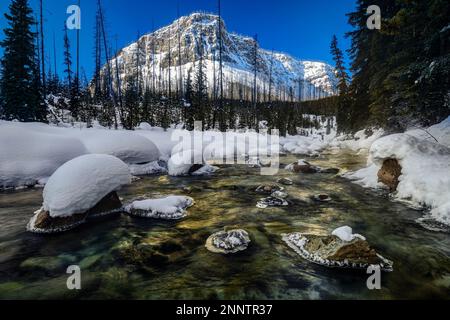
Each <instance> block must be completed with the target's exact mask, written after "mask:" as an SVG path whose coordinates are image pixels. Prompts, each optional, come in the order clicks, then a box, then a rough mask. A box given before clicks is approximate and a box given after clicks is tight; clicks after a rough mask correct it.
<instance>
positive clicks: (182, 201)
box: [125, 196, 194, 220]
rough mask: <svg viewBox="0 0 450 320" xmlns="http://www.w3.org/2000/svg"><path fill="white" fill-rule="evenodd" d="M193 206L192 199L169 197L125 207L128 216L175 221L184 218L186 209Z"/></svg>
mask: <svg viewBox="0 0 450 320" xmlns="http://www.w3.org/2000/svg"><path fill="white" fill-rule="evenodd" d="M193 205H194V199H192V198H190V197H184V196H169V197H166V198H161V199H149V200H142V201H134V202H133V203H131V204H130V205H128V206H126V207H125V211H126V212H127V213H129V214H132V215H135V216H139V217H145V218H155V219H167V220H177V219H181V218H183V217H185V216H186V209H187V208H189V207H191V206H193Z"/></svg>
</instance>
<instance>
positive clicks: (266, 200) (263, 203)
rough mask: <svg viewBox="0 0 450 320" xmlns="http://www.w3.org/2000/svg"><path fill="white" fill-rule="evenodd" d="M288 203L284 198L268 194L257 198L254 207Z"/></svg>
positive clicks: (277, 205)
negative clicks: (265, 196)
mask: <svg viewBox="0 0 450 320" xmlns="http://www.w3.org/2000/svg"><path fill="white" fill-rule="evenodd" d="M288 205H289V203H288V202H287V201H286V200H285V199H283V198H278V197H274V196H270V197H267V198H263V199H261V200H259V201H258V203H257V204H256V207H257V208H259V209H267V208H269V207H287V206H288Z"/></svg>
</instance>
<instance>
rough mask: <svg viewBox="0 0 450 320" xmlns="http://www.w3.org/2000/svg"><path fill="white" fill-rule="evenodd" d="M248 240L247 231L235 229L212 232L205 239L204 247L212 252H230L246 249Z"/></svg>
mask: <svg viewBox="0 0 450 320" xmlns="http://www.w3.org/2000/svg"><path fill="white" fill-rule="evenodd" d="M250 242H251V241H250V236H249V234H248V232H247V231H245V230H241V229H235V230H230V231H220V232H217V233H214V234H213V235H211V236H210V237H209V238H208V240H206V245H205V247H206V249H208V250H209V251H211V252H213V253H222V254H230V253H237V252H239V251H244V250H246V249H247V247H248V245H249V244H250Z"/></svg>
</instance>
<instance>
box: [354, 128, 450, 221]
mask: <svg viewBox="0 0 450 320" xmlns="http://www.w3.org/2000/svg"><path fill="white" fill-rule="evenodd" d="M447 126H450V121H449V119H447V120H445V121H444V122H443V124H440V125H436V126H433V127H431V128H435V129H434V133H435V134H436V135H437V136H439V138H440V139H439V140H438V141H440V143H437V142H436V141H435V140H434V139H432V138H431V137H430V136H429V135H428V134H427V133H424V132H423V130H422V133H421V134H419V133H418V132H417V130H412V131H408V132H406V133H403V134H393V135H389V136H385V137H383V138H380V139H378V140H376V141H375V142H374V143H373V144H372V147H371V149H370V153H369V160H368V167H367V168H364V169H362V170H359V171H357V172H355V173H350V174H347V175H346V177H348V178H350V179H352V180H354V181H355V182H356V183H360V184H362V185H363V186H365V187H372V188H376V187H379V186H380V184H379V183H378V179H377V174H380V175H382V173H383V165H384V169H386V161H388V160H389V159H395V161H397V162H398V166H397V165H395V166H394V169H395V170H389V172H387V173H389V176H387V174H386V175H385V174H383V175H382V176H381V177H380V180H382V181H383V180H384V178H385V177H387V178H389V179H386V180H389V181H391V182H392V187H394V186H395V185H396V184H397V181H396V177H397V176H398V185H397V188H396V193H395V194H394V196H395V198H397V199H400V200H406V201H409V202H410V203H412V204H413V205H414V206H417V205H419V206H423V207H424V208H425V209H429V210H430V215H429V217H432V218H433V219H435V220H437V221H438V222H440V223H443V224H446V225H450V197H449V194H450V148H449V147H448V145H450V134H447V130H446V128H447ZM437 128H438V129H437ZM425 136H426V137H427V138H425ZM391 167H393V166H392V165H391ZM400 168H401V175H398V174H399V172H400ZM380 170H381V172H380ZM383 176H384V177H383Z"/></svg>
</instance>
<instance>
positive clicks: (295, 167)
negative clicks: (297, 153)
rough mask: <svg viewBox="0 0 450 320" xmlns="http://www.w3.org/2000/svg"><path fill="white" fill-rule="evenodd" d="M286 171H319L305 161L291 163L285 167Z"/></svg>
mask: <svg viewBox="0 0 450 320" xmlns="http://www.w3.org/2000/svg"><path fill="white" fill-rule="evenodd" d="M285 169H286V170H288V171H292V172H295V173H309V174H311V173H317V172H319V171H320V168H319V167H316V166H313V165H311V164H310V163H309V162H307V161H305V160H298V162H296V163H291V164H289V165H287V166H286V167H285Z"/></svg>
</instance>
